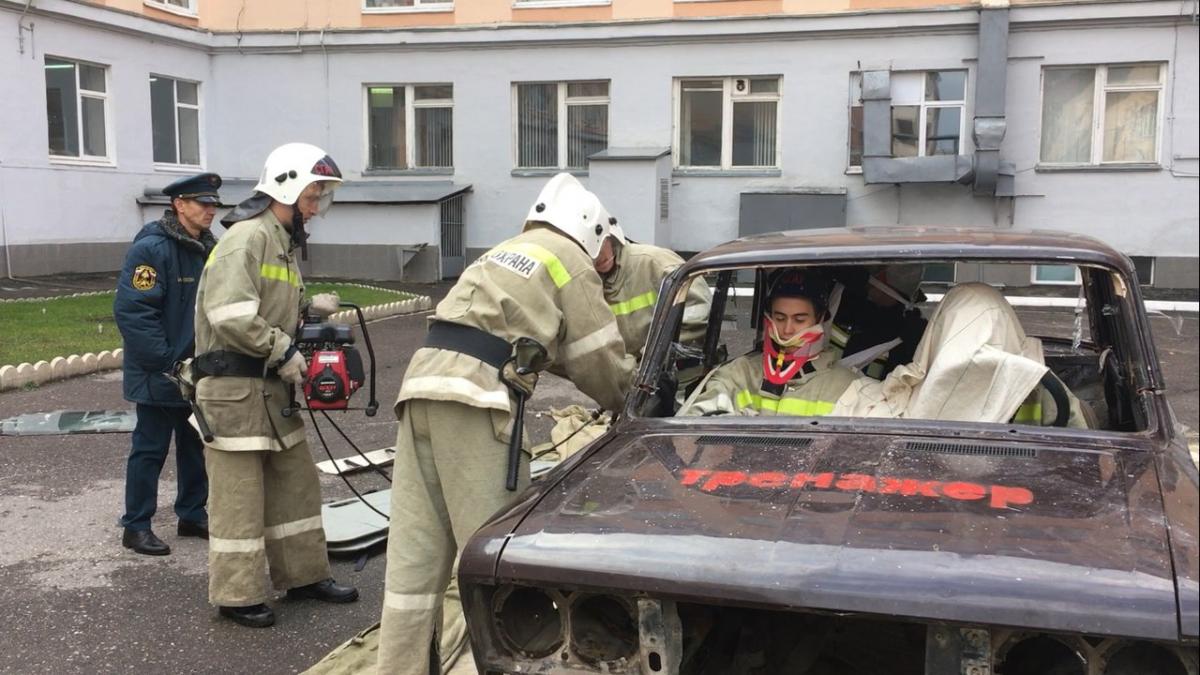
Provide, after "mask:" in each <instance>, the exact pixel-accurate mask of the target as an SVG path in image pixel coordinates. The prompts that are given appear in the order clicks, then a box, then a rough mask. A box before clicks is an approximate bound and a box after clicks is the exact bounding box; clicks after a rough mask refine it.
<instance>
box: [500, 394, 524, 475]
mask: <svg viewBox="0 0 1200 675" xmlns="http://www.w3.org/2000/svg"><path fill="white" fill-rule="evenodd" d="M513 394H514V395H515V396H516V397H517V412H516V414H515V415H514V416H513V430H512V438H510V439H508V475H507V476H506V477H505V479H504V489H506V490H508V491H509V492H516V490H517V479H518V478H519V477H520V473H521V436H522V435H523V434H522V429H523V428H524V425H525V392H523V391H521V390H519V389H516V390H514V391H513Z"/></svg>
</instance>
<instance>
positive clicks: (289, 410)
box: [279, 384, 300, 417]
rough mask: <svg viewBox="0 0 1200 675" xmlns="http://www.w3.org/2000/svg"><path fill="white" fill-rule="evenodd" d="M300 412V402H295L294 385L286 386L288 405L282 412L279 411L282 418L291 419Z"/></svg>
mask: <svg viewBox="0 0 1200 675" xmlns="http://www.w3.org/2000/svg"><path fill="white" fill-rule="evenodd" d="M298 412H300V402H299V401H297V400H296V385H294V384H289V385H288V404H287V407H285V408H284V409H283V410H280V411H279V414H280V415H283V416H284V417H291V416H292V415H295V414H296V413H298Z"/></svg>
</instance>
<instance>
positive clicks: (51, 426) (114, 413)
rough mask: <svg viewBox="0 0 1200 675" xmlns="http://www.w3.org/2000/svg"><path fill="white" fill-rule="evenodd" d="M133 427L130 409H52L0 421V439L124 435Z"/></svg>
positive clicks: (132, 414)
mask: <svg viewBox="0 0 1200 675" xmlns="http://www.w3.org/2000/svg"><path fill="white" fill-rule="evenodd" d="M135 424H137V413H136V412H134V411H133V410H91V411H80V410H56V411H54V412H48V413H27V414H25V415H17V416H16V417H9V418H7V419H3V420H0V436H58V435H63V434H127V433H129V432H131V431H133V427H134V425H135Z"/></svg>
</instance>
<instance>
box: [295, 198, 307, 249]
mask: <svg viewBox="0 0 1200 675" xmlns="http://www.w3.org/2000/svg"><path fill="white" fill-rule="evenodd" d="M306 241H308V233H307V232H305V231H304V216H302V215H300V208H299V207H297V206H296V205H295V204H292V248H298V247H300V246H304V243H305V242H306Z"/></svg>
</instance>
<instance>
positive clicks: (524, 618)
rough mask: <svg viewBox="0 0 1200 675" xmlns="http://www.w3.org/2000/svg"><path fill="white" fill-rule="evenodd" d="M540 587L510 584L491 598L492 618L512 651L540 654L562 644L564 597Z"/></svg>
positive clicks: (505, 643) (543, 655)
mask: <svg viewBox="0 0 1200 675" xmlns="http://www.w3.org/2000/svg"><path fill="white" fill-rule="evenodd" d="M556 596H558V594H557V593H553V592H547V591H544V590H542V589H540V588H529V587H525V586H512V587H509V588H506V589H504V590H502V591H500V592H499V593H497V594H496V597H495V599H494V600H493V601H492V622H493V624H494V625H495V628H496V634H497V635H498V636H499V637H500V640H501V642H502V643H503V644H504V646H505V647H507V648H508V649H509V650H510V651H511V652H513V653H514V654H519V655H522V656H527V657H530V658H543V657H545V656H549V655H550V654H553V653H554V652H555V651H556V650H558V649H559V647H561V646H562V644H563V616H562V612H561V609H560V608H561V607H562V606H563V601H562V598H561V597H556Z"/></svg>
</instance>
